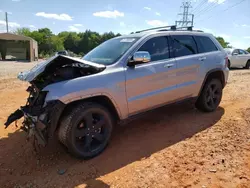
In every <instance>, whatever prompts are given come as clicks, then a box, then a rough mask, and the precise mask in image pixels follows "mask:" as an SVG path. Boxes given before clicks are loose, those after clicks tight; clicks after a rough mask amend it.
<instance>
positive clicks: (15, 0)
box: [12, 0, 21, 2]
mask: <svg viewBox="0 0 250 188" xmlns="http://www.w3.org/2000/svg"><path fill="white" fill-rule="evenodd" d="M12 1H14V2H19V1H21V0H12Z"/></svg>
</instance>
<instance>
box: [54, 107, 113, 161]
mask: <svg viewBox="0 0 250 188" xmlns="http://www.w3.org/2000/svg"><path fill="white" fill-rule="evenodd" d="M113 125H114V120H113V118H112V116H111V114H110V112H109V111H108V110H107V109H106V108H105V107H103V106H101V105H99V104H96V103H83V104H80V105H78V106H76V107H75V108H74V109H72V110H71V111H70V112H69V113H68V114H67V115H65V116H64V117H63V118H62V120H61V122H60V128H59V134H58V137H59V140H60V142H61V143H62V144H64V145H65V146H66V147H67V148H68V151H69V152H70V153H71V154H72V155H74V156H76V157H79V158H83V159H90V158H93V157H95V156H97V155H99V154H100V153H101V152H103V151H104V149H105V148H106V146H107V145H108V142H109V140H110V137H111V133H112V129H113Z"/></svg>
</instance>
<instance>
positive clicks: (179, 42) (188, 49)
mask: <svg viewBox="0 0 250 188" xmlns="http://www.w3.org/2000/svg"><path fill="white" fill-rule="evenodd" d="M172 38H173V40H174V47H175V52H174V54H175V57H182V56H187V55H193V54H196V53H197V46H196V44H195V41H194V38H193V37H192V36H190V35H174V36H172Z"/></svg>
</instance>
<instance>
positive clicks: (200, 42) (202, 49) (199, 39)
mask: <svg viewBox="0 0 250 188" xmlns="http://www.w3.org/2000/svg"><path fill="white" fill-rule="evenodd" d="M194 38H195V40H196V43H197V46H198V51H199V53H206V52H214V51H218V48H217V47H216V46H215V44H214V43H213V41H212V40H211V39H210V38H209V37H204V36H195V37H194Z"/></svg>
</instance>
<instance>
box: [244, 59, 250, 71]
mask: <svg viewBox="0 0 250 188" xmlns="http://www.w3.org/2000/svg"><path fill="white" fill-rule="evenodd" d="M245 69H250V60H248V61H247V64H246V66H245Z"/></svg>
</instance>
